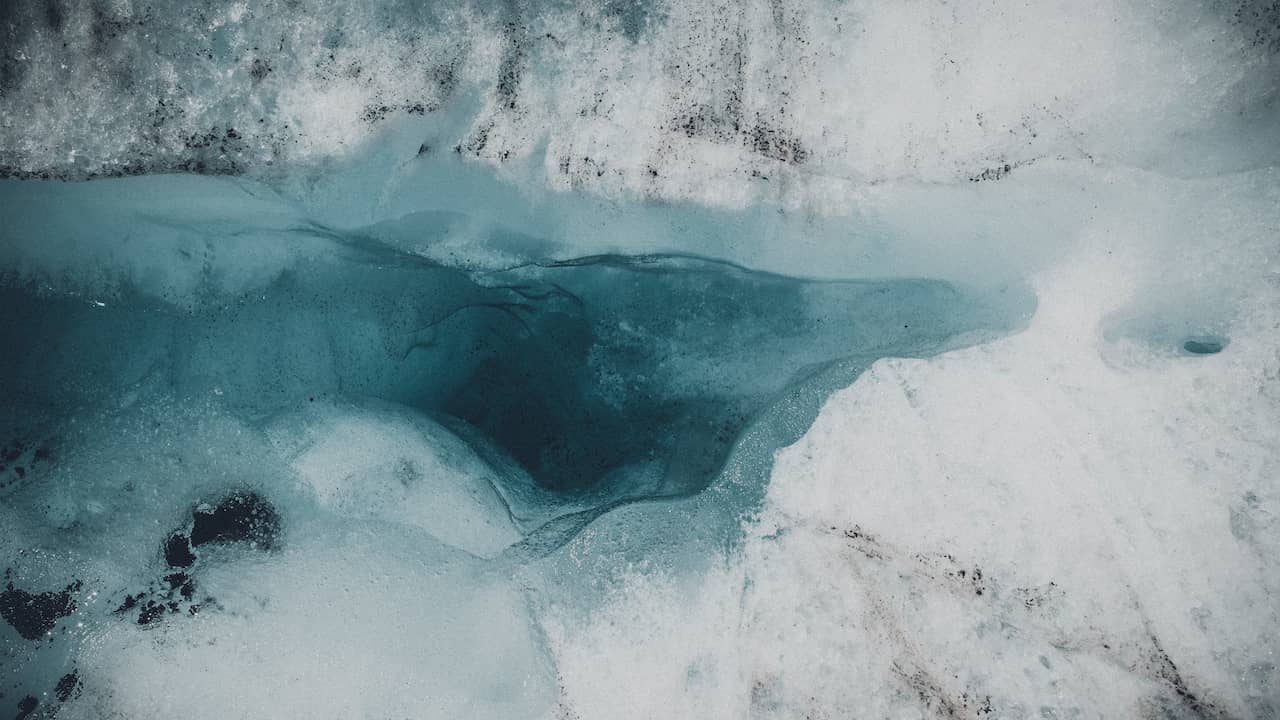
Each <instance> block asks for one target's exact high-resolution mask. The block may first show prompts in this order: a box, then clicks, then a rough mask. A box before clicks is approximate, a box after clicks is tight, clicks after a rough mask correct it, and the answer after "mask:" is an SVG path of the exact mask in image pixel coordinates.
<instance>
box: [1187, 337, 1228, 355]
mask: <svg viewBox="0 0 1280 720" xmlns="http://www.w3.org/2000/svg"><path fill="white" fill-rule="evenodd" d="M1226 346H1227V341H1226V340H1225V339H1223V338H1218V337H1193V338H1187V339H1186V340H1184V341H1183V343H1182V349H1183V350H1186V351H1187V352H1188V353H1190V354H1192V355H1214V354H1216V353H1220V352H1222V348H1224V347H1226Z"/></svg>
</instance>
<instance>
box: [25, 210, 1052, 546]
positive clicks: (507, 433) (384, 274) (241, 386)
mask: <svg viewBox="0 0 1280 720" xmlns="http://www.w3.org/2000/svg"><path fill="white" fill-rule="evenodd" d="M323 241H325V242H332V241H333V237H331V236H329V235H326V236H325V237H324V238H323ZM341 246H342V248H343V252H335V253H331V254H329V255H322V256H321V259H311V260H306V261H300V262H299V264H297V265H295V266H293V267H292V268H291V269H290V270H288V271H287V272H284V273H283V274H281V275H280V276H279V277H277V278H276V279H275V280H273V281H272V282H271V283H270V284H269V285H268V286H267V287H265V288H263V289H260V290H256V291H254V292H252V293H247V294H245V295H243V296H239V297H234V298H218V299H215V300H210V301H205V302H202V303H200V304H198V305H197V306H196V307H194V308H191V309H186V310H182V309H178V308H175V307H173V306H171V305H168V304H166V303H162V302H159V301H156V300H154V299H150V298H146V297H142V296H140V295H137V294H132V295H131V294H130V293H129V292H127V291H126V292H125V293H124V294H123V296H122V297H120V298H116V299H113V300H112V301H111V302H110V303H107V306H106V307H102V306H100V305H99V304H96V303H90V302H86V301H85V300H84V299H82V298H76V297H67V296H60V295H50V294H48V293H45V292H41V291H38V290H37V289H32V288H29V287H23V286H17V285H10V286H8V287H6V288H3V289H2V290H0V296H2V297H0V302H3V307H4V308H5V310H4V312H3V313H0V342H3V343H4V344H5V346H6V347H10V348H16V349H17V352H13V353H10V354H7V355H5V356H3V357H0V392H3V393H5V394H6V396H7V397H10V398H14V399H16V400H20V401H22V402H23V403H25V404H28V405H41V406H44V407H52V408H57V407H67V408H71V407H74V406H77V405H79V404H82V403H85V402H94V401H101V400H104V399H107V398H112V397H116V396H119V395H122V394H124V393H126V392H132V391H134V390H136V389H137V388H149V389H150V390H152V391H155V392H160V393H164V394H168V395H172V396H177V397H216V398H217V399H218V402H220V403H222V404H224V405H225V406H227V407H228V408H232V409H236V408H240V409H241V410H242V411H243V412H245V413H247V414H249V415H251V416H261V415H263V414H268V413H272V412H275V411H278V410H281V409H285V408H289V407H296V406H297V405H298V404H299V403H305V402H307V401H308V400H311V399H314V398H317V397H320V396H336V395H359V396H373V397H378V398H382V399H385V400H390V401H394V402H397V403H401V404H404V405H409V406H412V407H415V408H418V409H420V410H422V411H423V412H425V413H428V414H431V415H433V416H435V417H437V418H439V419H441V420H442V421H444V422H446V423H447V424H450V425H451V426H453V427H455V428H456V429H458V430H459V432H460V434H462V435H463V436H464V437H466V438H468V439H469V440H471V442H472V444H473V445H475V446H476V447H477V448H478V449H480V450H481V452H482V453H483V454H485V455H486V456H487V457H490V458H491V459H493V460H494V461H495V464H499V465H501V464H503V463H507V464H512V465H516V466H519V468H521V469H522V470H523V472H521V473H512V477H513V478H517V479H514V480H512V486H510V487H505V488H502V489H501V491H502V492H503V495H504V497H505V498H506V499H507V501H508V502H509V503H510V504H511V505H512V511H513V514H514V515H515V516H516V517H517V520H518V521H521V522H522V523H523V526H524V527H526V528H529V527H530V526H536V525H539V524H541V523H542V522H543V521H545V520H548V519H550V518H552V517H555V516H557V515H559V514H563V513H562V512H561V509H563V510H564V512H569V511H571V510H573V509H583V508H596V509H599V508H603V507H607V506H611V505H612V504H614V503H617V502H620V501H626V500H634V499H638V498H654V497H672V496H685V495H689V494H692V493H696V492H698V491H700V490H702V489H703V488H705V487H706V485H707V484H708V483H709V482H710V481H711V479H712V478H713V477H715V476H716V475H717V473H718V472H719V471H720V469H721V467H722V466H723V465H724V463H725V461H726V458H727V457H728V454H729V452H730V450H731V448H732V447H733V446H734V443H735V442H737V441H738V439H739V437H740V435H741V434H742V432H743V431H744V429H745V428H747V427H748V426H749V425H750V424H751V423H752V422H753V421H755V420H756V419H757V418H759V417H761V415H762V413H763V412H764V411H765V410H766V409H767V408H768V407H770V405H771V404H773V403H775V402H777V401H778V400H779V399H780V398H783V397H785V396H786V394H787V393H788V392H790V391H793V390H794V389H795V388H797V387H798V386H800V385H801V384H803V383H805V382H811V381H812V380H813V379H814V378H817V377H827V376H828V375H829V369H830V368H831V367H833V366H836V365H839V364H840V363H846V364H848V362H849V361H851V360H853V361H856V362H854V363H853V364H854V365H857V366H858V367H862V366H864V365H865V364H867V363H868V362H870V361H871V360H874V359H875V358H877V357H884V356H889V355H893V356H926V355H930V354H933V353H936V352H938V351H940V350H942V349H945V348H947V347H952V346H955V345H957V344H961V343H963V342H966V341H967V339H972V338H973V337H974V335H973V334H974V333H978V334H979V336H981V337H989V336H991V335H992V334H995V333H1003V332H1007V331H1009V330H1010V329H1012V328H1014V327H1016V326H1017V325H1018V324H1019V323H1020V322H1021V320H1022V319H1023V318H1024V317H1025V316H1026V315H1027V314H1028V312H1029V310H1030V303H1031V298H1030V295H1029V294H1022V295H1019V294H1017V293H1012V294H1010V295H1009V296H1007V297H1001V298H996V299H992V298H980V297H977V296H976V295H974V294H972V293H967V292H964V291H962V290H961V289H958V288H956V287H954V286H952V285H950V284H948V283H944V282H939V281H932V280H919V279H906V280H884V281H825V280H824V281H817V280H808V279H803V278H792V277H785V276H781V275H776V274H770V273H764V272H757V271H752V270H749V269H747V268H743V267H740V266H737V265H733V264H730V263H726V262H721V261H716V260H711V259H706V258H699V257H693V256H677V255H648V256H620V255H608V256H595V257H588V258H581V259H577V260H571V261H563V262H554V263H547V264H528V265H523V266H520V267H515V268H511V269H507V270H502V271H496V272H493V271H490V272H476V273H473V272H468V271H464V270H460V269H456V268H452V267H442V266H440V265H437V264H434V263H432V262H429V261H426V260H423V259H421V258H418V257H416V256H411V255H405V254H402V253H399V252H396V251H391V250H388V249H386V248H384V247H381V246H374V245H367V244H365V245H361V244H360V243H358V242H356V241H349V242H348V241H345V240H344V241H342V242H341ZM824 373H827V374H828V375H824ZM853 377H856V373H854V374H852V375H851V374H849V373H844V374H840V375H839V377H838V378H835V379H832V380H828V381H827V384H828V385H830V386H831V389H834V388H835V387H839V386H841V383H844V384H847V383H848V382H850V381H851V380H852V378H853ZM828 392H829V390H828ZM823 397H825V393H824V394H823ZM68 412H70V410H68ZM815 412H816V410H815ZM55 413H56V411H55ZM805 416H806V417H809V419H810V420H811V417H810V416H811V413H805ZM801 424H803V425H804V426H805V427H807V423H801ZM797 432H803V428H800V429H799V430H798V431H796V430H793V431H792V432H788V433H786V437H787V438H792V437H794V436H796V433H797ZM518 478H532V481H533V484H532V485H524V484H522V483H524V482H526V481H523V480H519V479H518Z"/></svg>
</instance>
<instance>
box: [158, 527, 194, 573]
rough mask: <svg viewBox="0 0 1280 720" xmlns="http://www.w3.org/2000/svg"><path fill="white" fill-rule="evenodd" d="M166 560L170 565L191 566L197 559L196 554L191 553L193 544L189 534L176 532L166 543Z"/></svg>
mask: <svg viewBox="0 0 1280 720" xmlns="http://www.w3.org/2000/svg"><path fill="white" fill-rule="evenodd" d="M164 560H165V562H167V563H168V564H169V567H181V568H185V567H191V565H192V564H193V563H195V561H196V556H195V555H193V554H191V545H190V543H189V542H188V541H187V536H186V535H183V534H182V533H174V534H172V535H170V536H169V539H168V540H166V541H165V543H164Z"/></svg>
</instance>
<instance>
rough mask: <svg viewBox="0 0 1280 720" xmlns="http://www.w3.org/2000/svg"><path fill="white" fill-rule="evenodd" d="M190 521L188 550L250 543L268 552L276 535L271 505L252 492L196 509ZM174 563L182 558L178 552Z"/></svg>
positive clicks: (276, 522) (277, 520)
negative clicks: (215, 544) (210, 506)
mask: <svg viewBox="0 0 1280 720" xmlns="http://www.w3.org/2000/svg"><path fill="white" fill-rule="evenodd" d="M192 517H193V518H194V519H195V522H194V524H193V525H192V526H191V547H200V546H201V545H204V544H206V543H230V542H250V543H253V544H255V545H257V546H258V547H260V548H262V549H264V550H270V549H271V548H272V546H274V545H275V542H276V539H277V536H278V535H279V533H280V516H279V515H278V514H276V510H275V508H273V507H272V506H271V503H268V502H267V501H266V500H264V499H263V498H262V497H261V496H259V495H258V494H257V493H255V492H236V493H232V494H231V495H228V496H227V497H225V498H223V499H222V501H221V502H219V503H218V504H217V506H215V507H213V508H208V507H205V506H201V507H197V508H196V510H195V512H194V513H192ZM171 542H172V539H171ZM166 555H168V552H167V550H166ZM175 559H185V558H183V557H181V554H180V552H179V553H178V554H177V556H176V558H175ZM170 564H173V563H170Z"/></svg>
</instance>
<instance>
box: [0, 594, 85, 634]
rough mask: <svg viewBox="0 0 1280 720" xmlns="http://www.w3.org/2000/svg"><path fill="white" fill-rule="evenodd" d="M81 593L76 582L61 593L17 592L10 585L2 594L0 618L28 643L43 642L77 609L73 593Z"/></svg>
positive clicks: (0, 598)
mask: <svg viewBox="0 0 1280 720" xmlns="http://www.w3.org/2000/svg"><path fill="white" fill-rule="evenodd" d="M79 590H80V583H79V582H78V581H77V582H74V583H72V584H70V585H68V586H67V587H66V589H64V590H59V591H57V592H43V593H38V594H36V593H29V592H27V591H25V590H16V589H14V587H13V584H12V583H10V584H9V586H8V588H7V589H6V590H5V591H4V592H3V593H0V616H2V617H4V620H5V622H7V623H9V624H10V625H12V626H13V629H14V630H17V631H18V634H19V635H21V636H22V637H24V638H26V639H27V640H39V639H40V638H42V637H44V636H45V634H46V633H48V632H49V631H50V630H52V629H53V627H54V626H55V625H57V623H58V620H59V619H61V618H64V617H66V616H67V615H70V614H71V613H73V612H75V610H76V601H75V599H74V598H73V597H72V594H73V593H75V592H77V591H79Z"/></svg>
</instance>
